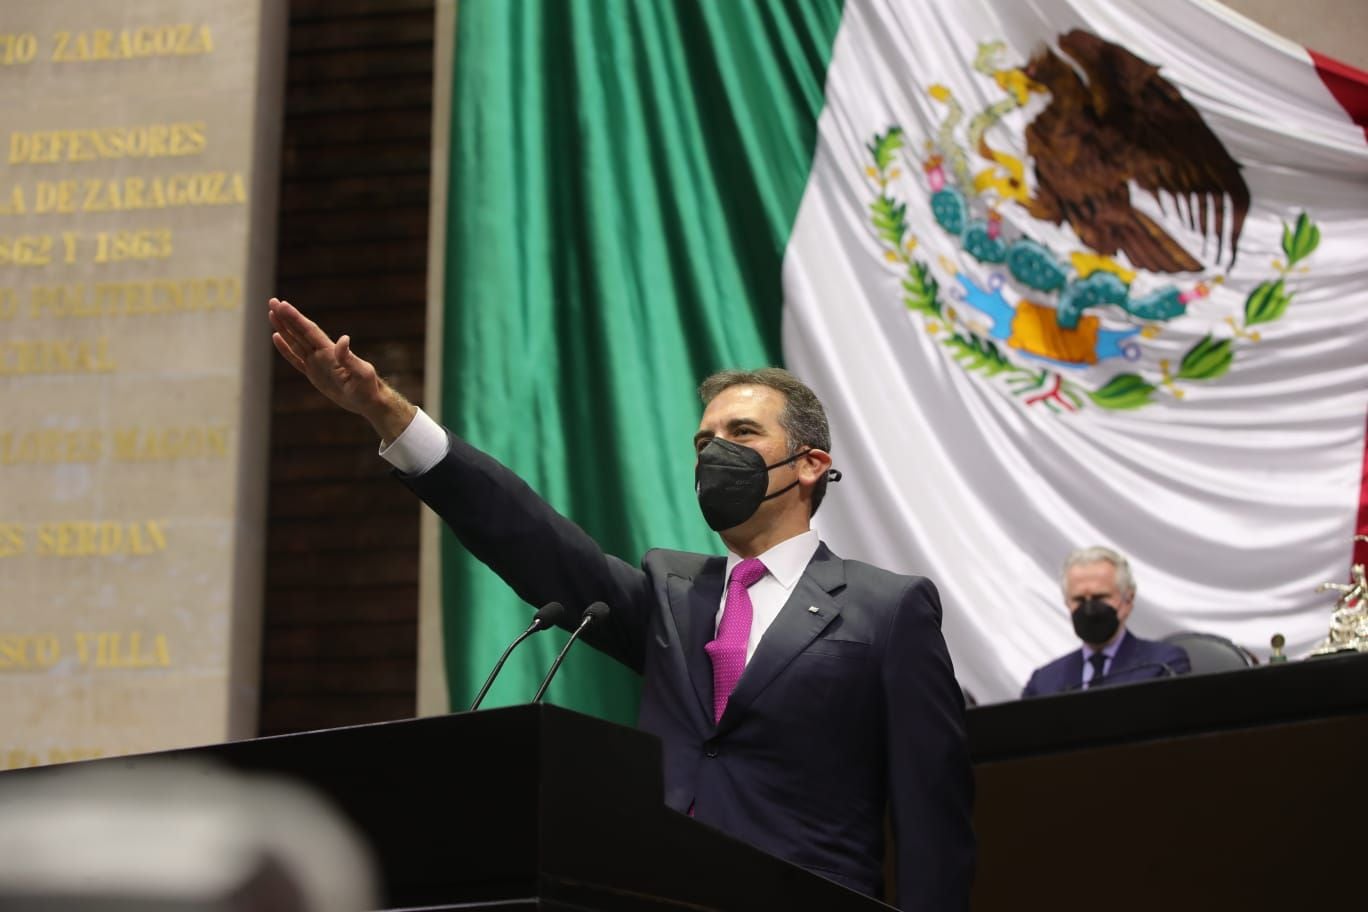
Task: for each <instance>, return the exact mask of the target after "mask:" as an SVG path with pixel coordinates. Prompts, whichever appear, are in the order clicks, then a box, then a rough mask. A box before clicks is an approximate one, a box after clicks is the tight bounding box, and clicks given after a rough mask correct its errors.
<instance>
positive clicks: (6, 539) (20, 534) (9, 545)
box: [0, 523, 27, 557]
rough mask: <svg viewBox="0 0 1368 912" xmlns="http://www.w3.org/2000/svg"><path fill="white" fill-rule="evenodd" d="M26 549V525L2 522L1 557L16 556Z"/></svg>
mask: <svg viewBox="0 0 1368 912" xmlns="http://www.w3.org/2000/svg"><path fill="white" fill-rule="evenodd" d="M26 549H27V543H26V542H25V540H24V527H23V526H21V525H19V524H17V523H0V557H14V556H16V555H19V554H23V553H24V551H25V550H26Z"/></svg>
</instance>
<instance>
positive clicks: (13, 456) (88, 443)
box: [0, 430, 104, 465]
mask: <svg viewBox="0 0 1368 912" xmlns="http://www.w3.org/2000/svg"><path fill="white" fill-rule="evenodd" d="M103 451H104V436H103V434H101V432H100V431H60V430H42V431H29V432H27V433H23V434H15V433H14V432H13V431H0V465H52V464H60V463H82V462H96V461H98V460H99V459H100V458H101V456H102V455H103Z"/></svg>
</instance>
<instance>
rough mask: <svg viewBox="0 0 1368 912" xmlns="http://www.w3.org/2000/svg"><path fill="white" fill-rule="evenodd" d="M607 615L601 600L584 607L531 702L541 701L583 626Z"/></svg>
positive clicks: (606, 607)
mask: <svg viewBox="0 0 1368 912" xmlns="http://www.w3.org/2000/svg"><path fill="white" fill-rule="evenodd" d="M607 616H608V606H607V605H605V604H604V603H603V602H594V604H592V605H590V606H589V607H588V608H585V609H584V614H583V615H581V616H580V622H579V626H578V627H576V628H575V632H574V633H572V634H570V639H568V640H566V641H565V646H563V647H562V648H561V651H560V655H558V656H556V661H554V662H552V663H551V670H550V671H548V672H547V673H546V679H545V680H544V681H542V682H541V687H538V688H537V695H536V696H535V697H533V698H532V702H533V703H540V702H541V698H542V695H543V694H545V693H546V688H547V687H549V686H550V685H551V679H552V678H554V677H555V676H556V670H557V669H558V668H560V666H561V662H563V661H565V654H566V653H567V652H569V651H570V646H571V644H573V643H574V642H575V640H576V638H578V637H579V635H580V634H581V633H583V632H584V628H586V627H588V626H589V625H590V624H592V623H593V622H595V621H602V620H603V619H604V618H606V617H607Z"/></svg>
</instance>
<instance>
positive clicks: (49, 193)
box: [33, 180, 99, 215]
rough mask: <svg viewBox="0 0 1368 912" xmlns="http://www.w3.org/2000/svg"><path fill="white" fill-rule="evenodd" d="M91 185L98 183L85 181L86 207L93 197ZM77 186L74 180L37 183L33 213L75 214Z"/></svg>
mask: <svg viewBox="0 0 1368 912" xmlns="http://www.w3.org/2000/svg"><path fill="white" fill-rule="evenodd" d="M91 183H96V184H98V183H99V181H93V182H92V181H86V190H87V194H86V203H87V205H88V204H89V202H90V201H91V199H93V196H94V195H93V194H92V193H91V192H90V189H91V188H90V185H91ZM79 186H80V185H79V184H77V182H76V181H74V180H60V181H39V182H38V184H37V186H36V187H35V188H34V195H33V211H34V213H35V214H38V215H44V214H47V213H50V212H56V213H60V214H62V215H67V214H70V213H73V212H76V211H77V206H76V190H77V188H78V187H79Z"/></svg>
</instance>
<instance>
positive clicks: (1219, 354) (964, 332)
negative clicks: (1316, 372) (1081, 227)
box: [865, 126, 1320, 412]
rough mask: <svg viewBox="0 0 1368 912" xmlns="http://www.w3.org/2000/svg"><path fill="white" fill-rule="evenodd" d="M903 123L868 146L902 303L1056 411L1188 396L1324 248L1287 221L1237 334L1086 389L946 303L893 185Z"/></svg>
mask: <svg viewBox="0 0 1368 912" xmlns="http://www.w3.org/2000/svg"><path fill="white" fill-rule="evenodd" d="M904 145H905V144H904V141H903V131H902V128H901V127H898V126H891V127H889V128H888V130H887V131H885V132H884V133H881V134H875V136H874V138H873V139H872V140H871V141H870V142H869V143H868V144H867V145H866V149H868V151H869V153H870V156H871V158H872V163H871V164H870V165H869V166H868V167H867V168H866V172H865V173H866V176H868V177H869V178H870V179H871V180H872V181H873V183H874V185H875V187H876V190H877V192H876V195H875V197H874V199H873V200H872V201H871V202H870V203H869V211H870V216H871V223H872V225H873V228H874V231H875V234H876V235H877V236H878V238H879V241H880V243H881V245H882V247H883V249H884V258H885V259H886V260H887V261H888V262H890V263H892V264H896V265H898V266H899V267H901V269H902V271H903V276H902V282H901V284H902V290H903V297H902V303H903V304H904V306H906V308H907V309H908V310H909V311H912V312H914V313H918V314H920V315H922V317H923V318H924V320H925V326H926V329H927V331H928V332H929V333H930V334H931V335H932V336H933V337H935V338H937V339H938V341H939V342H940V343H941V344H942V345H944V346H945V347H946V348H947V349H948V350H949V353H950V355H951V357H952V358H954V360H955V361H956V362H958V363H959V364H960V366H961V367H963V368H964V369H965V370H967V371H972V372H974V373H978V374H982V375H983V376H985V377H991V378H995V379H998V380H1000V381H1001V382H1003V383H1004V384H1006V386H1007V388H1008V390H1009V391H1010V392H1011V393H1012V395H1014V396H1018V397H1024V401H1025V402H1026V404H1028V405H1036V404H1044V405H1045V406H1046V407H1047V408H1049V409H1050V410H1051V411H1054V412H1061V411H1063V412H1074V411H1079V410H1081V409H1082V408H1083V407H1084V405H1085V404H1086V403H1087V402H1091V403H1092V404H1093V405H1095V406H1098V407H1100V408H1104V409H1109V410H1112V411H1123V410H1128V409H1138V408H1143V407H1144V406H1147V405H1150V404H1152V403H1153V402H1154V401H1155V398H1156V396H1157V394H1158V393H1159V392H1160V390H1164V391H1166V392H1167V393H1169V394H1170V395H1171V396H1172V397H1173V398H1174V399H1176V400H1181V399H1183V398H1184V396H1185V390H1184V389H1183V388H1182V387H1181V386H1180V385H1179V382H1180V381H1188V382H1195V381H1206V380H1214V379H1216V378H1218V377H1221V376H1224V375H1225V374H1226V373H1227V372H1228V371H1229V370H1230V367H1231V364H1232V363H1233V362H1234V360H1235V353H1236V349H1237V346H1241V345H1250V344H1254V343H1257V342H1259V341H1260V339H1261V334H1260V332H1259V331H1257V330H1254V329H1252V328H1251V327H1254V326H1259V325H1261V324H1267V323H1273V322H1275V321H1277V320H1280V319H1282V317H1283V315H1284V314H1285V313H1286V312H1287V308H1288V305H1289V304H1291V302H1292V299H1293V298H1294V297H1295V292H1293V291H1291V290H1289V289H1288V285H1287V283H1288V279H1289V278H1290V277H1291V276H1292V275H1293V274H1294V273H1296V274H1303V273H1306V272H1309V269H1307V268H1306V267H1305V266H1300V265H1299V264H1301V263H1302V262H1303V261H1304V260H1306V258H1307V257H1309V256H1310V255H1311V254H1312V253H1314V252H1315V250H1316V248H1317V247H1318V246H1319V245H1320V228H1319V227H1317V225H1316V224H1315V223H1314V222H1313V221H1312V220H1311V218H1310V217H1309V216H1308V215H1307V214H1306V213H1305V212H1303V213H1301V214H1300V215H1298V217H1297V219H1296V221H1295V223H1293V224H1290V225H1289V224H1287V223H1284V224H1283V233H1282V251H1283V255H1284V257H1285V258H1286V259H1285V260H1275V261H1274V262H1273V269H1274V270H1275V271H1276V273H1277V275H1276V277H1274V278H1270V279H1268V280H1265V281H1263V282H1261V283H1259V285H1258V286H1256V287H1255V288H1254V290H1253V291H1251V292H1250V293H1249V295H1248V297H1247V298H1246V299H1245V306H1244V314H1243V320H1237V319H1236V318H1235V317H1227V318H1226V324H1227V325H1228V326H1229V327H1230V330H1231V333H1232V334H1231V335H1230V336H1223V337H1220V338H1218V337H1217V336H1216V335H1215V334H1213V333H1208V334H1207V335H1206V336H1205V337H1203V338H1202V339H1201V340H1200V341H1199V342H1197V343H1196V344H1194V345H1193V346H1192V347H1191V348H1189V349H1188V350H1187V352H1186V353H1185V354H1184V355H1183V357H1182V359H1181V360H1180V361H1179V362H1178V365H1177V367H1176V369H1174V368H1173V367H1172V365H1171V364H1170V362H1169V361H1167V360H1161V361H1160V362H1159V372H1160V376H1159V377H1157V378H1146V377H1145V376H1143V375H1141V374H1139V373H1134V372H1130V373H1123V374H1117V375H1115V376H1113V377H1112V378H1111V379H1110V380H1108V381H1107V382H1106V383H1105V384H1103V385H1102V386H1101V387H1099V388H1097V389H1095V390H1088V389H1084V388H1083V387H1082V386H1080V385H1079V384H1077V383H1075V382H1073V381H1071V380H1069V379H1067V378H1066V377H1064V376H1063V375H1062V374H1060V373H1059V372H1058V371H1057V370H1054V369H1052V368H1041V369H1037V370H1032V369H1030V368H1026V367H1022V366H1021V365H1019V364H1016V363H1015V362H1013V361H1012V360H1010V359H1009V358H1008V357H1007V356H1006V355H1005V354H1004V353H1003V352H1002V350H1001V349H1000V348H999V347H998V345H997V343H996V342H994V341H993V340H992V339H988V338H984V337H983V336H982V335H980V334H978V333H976V332H974V330H973V329H972V328H970V327H969V326H968V325H967V324H966V323H965V322H964V321H963V320H962V319H961V318H960V315H959V314H958V313H957V312H956V311H955V308H954V307H953V305H948V304H944V303H943V302H942V301H941V294H940V283H939V282H938V281H937V280H936V277H935V275H934V274H933V273H932V272H931V267H930V266H929V265H928V264H927V263H926V262H925V261H923V260H921V259H918V258H917V257H916V256H915V255H914V254H915V251H916V249H917V239H916V236H915V235H913V234H912V232H911V231H910V229H909V226H908V223H907V203H906V202H904V201H901V200H899V199H898V198H897V197H895V196H894V195H893V194H892V192H891V190H890V187H891V185H892V184H893V182H894V181H896V180H897V179H898V178H899V177H901V175H902V172H901V169H900V168H899V167H898V165H897V162H898V153H899V152H900V151H901V150H902V149H903V148H904Z"/></svg>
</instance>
